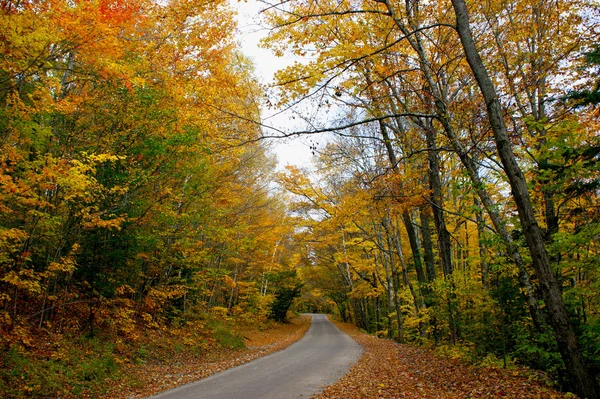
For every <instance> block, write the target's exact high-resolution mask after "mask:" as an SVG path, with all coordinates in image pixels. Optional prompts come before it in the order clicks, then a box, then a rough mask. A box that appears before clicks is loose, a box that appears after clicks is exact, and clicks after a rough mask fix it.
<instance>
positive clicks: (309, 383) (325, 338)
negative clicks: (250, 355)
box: [151, 314, 362, 399]
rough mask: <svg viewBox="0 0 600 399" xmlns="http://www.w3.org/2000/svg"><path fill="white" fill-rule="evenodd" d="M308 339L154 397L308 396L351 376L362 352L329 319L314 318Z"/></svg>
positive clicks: (264, 398) (233, 398) (283, 398)
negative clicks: (344, 376)
mask: <svg viewBox="0 0 600 399" xmlns="http://www.w3.org/2000/svg"><path fill="white" fill-rule="evenodd" d="M311 316H312V324H311V326H310V329H309V330H308V331H307V332H306V334H305V335H304V337H303V338H302V339H301V340H300V341H298V342H296V343H295V344H293V345H291V346H289V347H288V348H287V349H284V350H282V351H280V352H276V353H273V354H271V355H268V356H265V357H262V358H259V359H257V360H255V361H253V362H250V363H246V364H244V365H242V366H239V367H236V368H233V369H229V370H226V371H223V372H221V373H218V374H214V375H212V376H210V377H208V378H205V379H203V380H200V381H197V382H194V383H192V384H188V385H184V386H181V387H179V388H175V389H172V390H170V391H166V392H164V393H162V394H159V395H156V396H152V398H151V399H209V398H210V399H259V398H260V399H293V398H308V397H310V396H312V395H314V394H316V393H318V392H319V391H320V390H321V388H322V387H324V386H327V385H330V384H332V383H334V382H335V381H337V380H338V379H339V378H340V377H342V376H343V375H344V374H346V373H347V372H348V369H349V368H350V364H352V363H355V362H356V361H357V360H358V359H359V358H360V354H361V353H362V348H361V346H360V345H359V344H357V343H356V342H355V341H354V340H353V339H352V338H350V337H349V336H348V335H347V334H346V333H343V332H342V331H340V330H339V329H338V328H337V327H336V326H334V325H333V324H332V323H331V322H330V321H329V320H327V317H326V316H324V315H318V314H316V315H311Z"/></svg>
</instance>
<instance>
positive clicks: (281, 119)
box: [230, 0, 312, 168]
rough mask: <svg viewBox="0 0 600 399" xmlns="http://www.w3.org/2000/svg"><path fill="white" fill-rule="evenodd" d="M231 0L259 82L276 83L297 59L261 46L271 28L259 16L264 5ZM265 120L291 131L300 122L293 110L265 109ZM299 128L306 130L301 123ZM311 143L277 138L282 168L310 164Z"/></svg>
mask: <svg viewBox="0 0 600 399" xmlns="http://www.w3.org/2000/svg"><path fill="white" fill-rule="evenodd" d="M230 1H231V2H232V5H233V7H234V8H235V9H237V10H238V21H239V37H238V41H239V43H240V44H241V46H242V49H243V51H244V53H245V54H246V55H247V56H248V57H250V58H251V59H252V60H253V61H254V64H255V68H256V75H257V77H258V79H259V81H260V82H261V83H263V84H269V83H272V82H273V75H274V73H275V72H276V71H277V70H279V69H281V68H284V67H285V66H287V65H290V64H291V63H292V62H293V60H292V59H291V58H278V57H275V56H274V55H273V54H272V53H271V51H270V50H267V49H262V48H259V41H260V39H261V38H263V37H265V36H266V35H267V30H266V29H264V28H263V27H261V25H260V17H259V12H260V10H261V9H262V8H263V6H264V5H261V4H260V3H259V2H258V1H254V0H248V1H246V2H244V1H237V0H230ZM263 123H264V124H265V125H269V126H274V127H276V128H278V129H282V130H286V131H289V130H290V129H291V128H293V127H294V126H295V125H296V124H297V123H298V122H297V119H293V118H292V115H291V114H290V113H284V114H280V111H279V110H275V109H268V108H264V109H263ZM297 128H298V129H302V127H300V126H298V127H297ZM264 133H265V134H267V135H268V134H271V135H272V134H274V133H275V132H274V131H268V130H267V129H264ZM309 146H310V140H309V139H308V138H301V139H287V140H276V141H275V147H274V152H275V153H276V155H277V158H278V161H279V162H278V166H279V168H283V167H285V166H286V165H287V164H292V165H297V166H308V165H309V164H310V159H311V157H312V154H311V150H310V148H309Z"/></svg>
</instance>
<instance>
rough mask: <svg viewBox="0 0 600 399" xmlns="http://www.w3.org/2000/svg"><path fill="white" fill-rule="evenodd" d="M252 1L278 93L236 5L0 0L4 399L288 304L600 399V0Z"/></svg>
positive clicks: (190, 341) (189, 0)
mask: <svg viewBox="0 0 600 399" xmlns="http://www.w3.org/2000/svg"><path fill="white" fill-rule="evenodd" d="M261 3H262V4H263V5H264V7H263V8H264V10H265V11H264V12H263V13H262V18H263V22H264V23H265V24H266V25H267V26H268V27H269V28H270V31H269V32H270V33H269V36H268V37H267V38H266V39H265V41H264V46H265V47H267V48H270V49H271V50H272V51H273V52H274V54H276V55H280V56H281V55H286V54H288V55H289V54H292V55H294V56H296V57H299V58H298V59H299V61H298V62H297V63H295V64H294V65H292V66H290V67H287V68H284V69H282V70H281V71H279V72H278V73H277V75H276V82H275V83H274V85H273V87H270V88H265V87H262V86H261V85H260V84H259V83H258V80H257V78H256V76H255V72H254V70H253V66H252V63H251V62H250V61H249V60H248V58H246V56H244V55H243V54H242V52H241V51H240V49H239V47H238V46H239V45H238V44H237V43H236V39H235V32H236V23H235V19H234V13H233V12H232V9H231V5H230V4H229V3H228V2H227V1H225V0H216V1H213V0H208V1H197V0H170V1H151V0H149V1H145V0H114V1H110V0H91V1H88V0H80V1H65V0H32V1H11V0H6V1H5V0H3V1H1V2H0V36H1V39H2V41H1V44H0V306H1V307H0V331H1V332H2V336H1V340H0V345H1V347H2V350H1V351H2V352H3V353H6V355H4V354H2V355H0V356H5V358H2V359H3V364H5V365H7V367H4V368H2V369H1V370H0V374H1V376H2V377H3V378H2V379H0V392H7V393H9V394H11V395H12V394H14V396H15V397H19V396H18V395H20V394H23V395H25V393H24V392H29V393H31V395H32V396H34V397H44V395H50V396H52V395H59V393H60V392H63V391H61V389H63V388H57V387H53V386H52V384H50V382H49V381H50V380H49V379H48V380H47V381H45V382H44V383H40V384H39V385H35V386H34V385H32V386H27V389H25V388H24V386H23V385H22V384H24V383H22V382H19V381H17V380H15V379H14V374H15V373H12V374H11V371H10V370H17V369H19V367H22V370H25V371H21V372H22V374H23V375H25V374H26V373H27V372H30V373H31V375H35V374H40V372H39V370H42V369H37V370H38V372H34V371H31V370H30V369H27V367H30V366H26V364H27V359H38V358H39V359H42V358H44V359H51V360H49V361H48V362H46V363H44V365H43V366H39V367H42V368H43V370H45V371H44V373H46V374H47V375H51V372H49V371H47V370H56V369H53V367H58V366H56V365H57V364H61V363H60V362H63V363H67V361H66V360H65V358H64V357H61V356H63V355H61V356H56V355H55V354H53V355H48V353H50V352H52V351H53V350H55V349H56V348H58V346H56V347H54V349H50V348H41V347H40V342H42V341H45V340H48V342H53V343H55V344H56V345H59V344H58V343H59V342H64V341H61V340H69V339H71V338H74V337H79V338H81V339H87V340H100V341H102V342H109V341H115V342H122V341H126V342H130V343H131V345H133V346H135V345H138V346H136V348H138V349H139V347H141V344H140V342H142V341H143V337H144V336H147V334H159V335H160V334H163V333H164V334H166V333H167V332H173V331H178V333H177V334H182V336H185V339H186V340H187V341H185V342H186V343H185V345H195V344H194V342H196V343H197V342H200V340H202V339H206V337H215V336H218V335H219V334H221V335H222V336H223V334H225V333H223V331H227V332H229V330H230V329H231V330H235V329H236V328H237V327H238V326H241V325H263V324H264V323H267V320H269V319H275V320H279V321H282V320H285V319H286V315H287V312H288V310H290V309H292V310H297V311H314V312H329V313H334V314H335V315H336V316H338V317H339V318H341V319H343V320H345V321H352V322H354V323H356V324H357V325H358V326H359V327H360V328H362V329H364V330H365V331H368V332H370V333H373V334H377V335H378V336H381V337H387V338H391V339H395V340H396V341H398V342H402V343H411V344H417V345H428V346H435V347H436V348H438V350H439V351H440V352H443V353H445V354H446V355H449V356H453V357H460V358H462V359H464V360H468V361H470V362H473V363H481V362H484V363H486V362H487V363H489V364H494V365H497V366H499V367H510V366H514V365H520V366H527V367H530V368H534V369H538V370H543V371H544V372H546V373H547V374H548V375H549V376H550V378H552V379H553V380H554V381H555V384H556V385H557V386H558V387H560V388H561V389H564V390H566V391H571V392H575V393H576V394H578V395H579V396H581V397H582V398H583V397H588V398H590V399H597V398H600V391H599V390H598V381H597V379H598V370H600V283H599V279H598V277H599V274H600V268H599V256H600V241H599V237H600V235H599V234H600V212H599V209H600V202H599V198H598V195H599V194H600V191H599V189H600V180H599V176H600V136H599V127H600V126H599V122H600V120H599V114H598V108H597V105H598V102H599V101H598V85H599V84H600V81H599V80H598V78H597V72H598V68H599V67H600V57H599V48H598V47H597V46H598V37H599V35H600V26H599V21H600V15H599V14H598V10H599V9H600V8H599V7H600V5H599V4H598V2H597V1H596V0H586V1H581V0H542V1H532V0H506V1H495V0H489V1H472V2H467V3H465V2H464V0H452V1H441V0H439V1H438V0H435V1H422V0H410V1H405V2H401V1H392V0H324V1H321V0H319V1H316V0H291V1H282V2H271V1H261ZM267 92H268V93H269V95H270V99H269V103H270V104H272V105H274V106H277V107H281V108H284V107H293V106H294V105H295V104H297V103H300V104H301V105H302V108H301V110H300V111H299V112H302V110H306V109H310V110H311V111H310V115H302V117H303V119H302V118H299V119H302V120H304V121H305V122H306V124H305V125H302V126H300V125H298V127H297V129H296V130H294V131H288V132H283V133H285V134H287V135H290V134H314V133H322V132H327V133H329V136H328V137H329V139H328V140H327V143H325V144H323V145H321V146H318V148H317V147H315V148H314V150H315V153H316V156H315V160H314V168H313V169H311V170H302V169H301V168H297V167H288V169H287V170H286V171H284V172H276V161H275V159H274V156H273V155H272V154H271V153H270V150H269V147H268V143H267V142H266V141H264V140H262V138H264V136H265V135H269V136H270V135H272V132H273V130H264V129H262V128H261V126H262V124H261V115H260V113H261V104H262V103H263V101H264V99H265V97H266V94H265V93H267ZM315 109H317V110H321V111H323V110H326V111H327V112H328V118H326V119H323V118H319V117H314V116H315V115H316V114H317V112H316V111H314V110H315ZM280 133H282V132H280ZM225 335H226V334H225ZM82 337H83V338H82ZM210 339H213V338H210ZM86 342H88V341H86ZM90 342H91V341H90ZM94 342H96V341H94ZM133 346H132V347H133ZM111 350H112V349H111ZM118 350H119V349H118V348H117V352H118ZM136 350H137V349H136ZM52 353H58V352H52ZM110 356H113V354H112V352H111V354H110ZM115 356H116V355H115ZM127 361H129V360H127ZM115 367H117V366H115ZM19 370H21V369H19ZM26 370H30V371H26ZM46 374H44V375H46ZM56 374H57V375H58V374H60V373H58V372H57V373H56ZM48 378H50V377H48ZM86 378H87V377H86ZM84 379H85V378H84ZM98 380H99V381H100V379H98ZM88 381H89V379H88ZM16 392H20V393H19V394H17V393H16ZM35 395H38V396H35Z"/></svg>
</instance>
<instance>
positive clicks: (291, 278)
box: [271, 270, 304, 322]
mask: <svg viewBox="0 0 600 399" xmlns="http://www.w3.org/2000/svg"><path fill="white" fill-rule="evenodd" d="M271 278H272V280H273V282H274V283H276V284H277V291H276V292H275V299H274V301H273V304H272V305H271V318H273V320H275V321H279V322H284V321H286V319H287V313H288V310H289V309H290V307H291V306H292V303H293V301H294V299H295V298H298V297H299V296H300V294H301V292H302V287H303V285H304V284H303V283H302V282H301V281H300V280H299V279H298V276H297V273H296V270H290V271H283V272H280V273H277V274H274V275H272V276H271Z"/></svg>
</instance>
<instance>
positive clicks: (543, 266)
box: [452, 0, 600, 399]
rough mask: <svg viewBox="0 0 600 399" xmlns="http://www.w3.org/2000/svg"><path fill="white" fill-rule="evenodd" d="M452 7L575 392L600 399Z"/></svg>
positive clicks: (489, 92)
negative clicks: (484, 104)
mask: <svg viewBox="0 0 600 399" xmlns="http://www.w3.org/2000/svg"><path fill="white" fill-rule="evenodd" d="M452 6H453V8H454V11H455V13H456V30H457V32H458V35H459V37H460V41H461V43H462V46H463V49H464V52H465V56H466V58H467V62H468V63H469V66H470V67H471V70H472V72H473V75H474V76H475V79H476V80H477V84H478V86H479V88H480V90H481V93H482V95H483V98H484V100H485V103H486V108H487V114H488V119H489V121H490V125H491V127H492V131H493V133H494V140H495V142H496V150H497V152H498V155H499V157H500V160H501V162H502V165H503V167H504V170H505V173H506V175H507V177H508V180H509V183H510V186H511V189H512V196H513V198H514V200H515V203H516V205H517V210H518V213H519V219H520V221H521V227H522V228H523V233H524V235H525V240H526V241H527V245H528V247H529V252H530V254H531V258H532V262H533V266H534V268H535V270H536V273H537V275H538V278H539V281H540V290H541V293H542V296H543V299H544V301H545V303H546V309H547V311H548V313H549V316H550V317H549V319H550V323H551V325H552V327H553V329H554V333H555V336H556V340H557V343H558V348H559V350H560V353H561V356H562V358H563V360H564V362H565V366H566V371H567V373H568V375H569V378H570V380H571V383H572V385H573V388H574V390H575V392H576V393H577V394H578V395H579V396H581V397H582V398H587V399H598V398H600V389H599V387H598V383H597V381H596V380H595V378H594V376H593V375H592V374H591V373H590V371H589V370H588V369H587V367H586V365H585V363H584V360H583V356H582V354H581V350H580V348H579V344H578V341H577V336H576V334H575V330H574V328H573V326H572V324H571V323H570V321H569V316H568V313H567V310H566V307H565V304H564V302H563V298H562V294H561V291H560V287H559V286H558V283H557V281H556V279H555V277H554V274H553V273H552V269H551V267H550V260H549V257H548V253H547V251H546V246H545V243H544V236H543V234H542V231H541V229H540V227H539V226H538V223H537V220H536V217H535V212H534V209H533V205H532V203H531V198H530V196H529V190H528V188H527V182H526V180H525V177H524V175H523V172H522V171H521V169H520V167H519V164H518V163H517V159H516V157H515V155H514V152H513V150H512V144H511V142H510V139H509V136H508V132H507V130H506V125H505V123H504V116H503V114H502V109H501V106H500V101H499V100H498V95H497V93H496V88H495V86H494V84H493V82H492V80H491V78H490V76H489V74H488V71H487V69H486V67H485V65H484V64H483V61H482V59H481V57H480V55H479V51H478V50H477V47H476V46H475V42H474V40H473V37H472V35H471V30H470V23H469V14H468V11H467V6H466V3H465V1H464V0H452Z"/></svg>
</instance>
